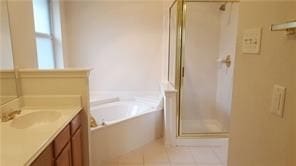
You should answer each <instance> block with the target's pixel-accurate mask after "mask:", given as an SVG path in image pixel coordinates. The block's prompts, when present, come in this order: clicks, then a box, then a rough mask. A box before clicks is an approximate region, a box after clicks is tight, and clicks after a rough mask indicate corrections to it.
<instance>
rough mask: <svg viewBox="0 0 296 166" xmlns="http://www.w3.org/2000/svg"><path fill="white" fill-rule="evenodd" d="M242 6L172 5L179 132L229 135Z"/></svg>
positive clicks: (172, 57)
mask: <svg viewBox="0 0 296 166" xmlns="http://www.w3.org/2000/svg"><path fill="white" fill-rule="evenodd" d="M238 9H239V4H238V3H236V2H230V1H227V2H223V1H181V0H177V1H175V2H174V3H173V5H172V6H171V8H170V40H169V41H170V48H169V74H168V80H169V82H170V83H171V84H172V85H173V86H174V87H175V88H176V89H177V103H176V104H177V106H176V108H177V126H178V127H177V129H178V131H177V135H178V136H219V137H220V136H227V132H228V130H229V120H230V110H231V98H232V81H233V71H234V65H233V64H234V63H233V61H234V59H235V47H236V35H237V31H236V29H237V23H238V20H237V19H238Z"/></svg>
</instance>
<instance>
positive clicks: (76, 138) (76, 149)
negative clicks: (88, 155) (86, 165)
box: [71, 128, 82, 166]
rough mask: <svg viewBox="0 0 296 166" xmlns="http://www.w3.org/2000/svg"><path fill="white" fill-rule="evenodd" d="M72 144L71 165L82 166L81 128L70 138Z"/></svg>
mask: <svg viewBox="0 0 296 166" xmlns="http://www.w3.org/2000/svg"><path fill="white" fill-rule="evenodd" d="M71 143H72V161H73V162H72V163H73V166H82V146H81V145H82V140H81V128H79V129H78V130H77V131H76V133H75V134H74V135H73V137H72V138H71Z"/></svg>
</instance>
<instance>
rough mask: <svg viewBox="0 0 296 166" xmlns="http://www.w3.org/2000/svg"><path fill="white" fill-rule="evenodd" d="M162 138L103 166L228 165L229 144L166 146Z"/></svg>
mask: <svg viewBox="0 0 296 166" xmlns="http://www.w3.org/2000/svg"><path fill="white" fill-rule="evenodd" d="M162 142H163V141H162V140H161V139H159V140H156V141H154V142H152V143H150V144H147V145H145V146H143V147H141V148H139V149H137V150H134V151H132V152H129V153H127V154H125V155H123V156H121V157H119V158H117V159H114V160H112V161H108V162H104V164H103V166H226V165H227V164H226V160H227V145H223V146H200V147H170V148H166V147H165V146H164V145H163V143H162Z"/></svg>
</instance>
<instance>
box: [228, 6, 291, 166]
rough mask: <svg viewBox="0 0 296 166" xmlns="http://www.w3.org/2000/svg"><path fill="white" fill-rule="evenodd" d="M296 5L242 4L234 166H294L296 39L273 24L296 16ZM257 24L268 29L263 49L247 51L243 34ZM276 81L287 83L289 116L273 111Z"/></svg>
mask: <svg viewBox="0 0 296 166" xmlns="http://www.w3.org/2000/svg"><path fill="white" fill-rule="evenodd" d="M295 9H296V3H295V2H294V3H293V2H244V1H243V2H241V4H240V16H239V40H238V46H237V48H238V52H237V56H236V58H237V59H236V64H235V66H236V70H235V81H234V93H233V110H232V118H231V132H230V149H229V152H230V157H229V166H292V160H293V158H295V154H294V156H293V154H292V143H293V141H294V142H295V140H296V139H295V138H294V139H293V138H292V132H291V131H292V130H293V129H292V126H293V125H292V123H293V121H294V122H295V121H296V119H295V118H294V119H293V117H292V116H293V112H295V107H294V106H293V105H294V103H295V98H294V99H293V95H295V91H294V92H293V86H294V85H293V82H292V81H293V77H295V75H296V73H295V68H294V66H295V65H296V60H295V53H293V52H292V51H293V49H295V42H296V41H295V40H296V39H295V38H294V39H293V38H288V37H287V36H286V35H285V32H271V31H270V25H271V24H273V23H279V22H284V21H287V20H293V19H295V14H292V11H293V12H295ZM257 27H262V28H263V34H262V47H261V53H260V54H259V55H248V54H243V53H242V51H241V43H242V42H241V41H242V32H243V31H244V30H246V29H249V28H257ZM274 84H279V85H282V86H285V87H287V96H286V105H285V113H284V118H283V119H282V118H279V117H277V116H274V115H273V114H271V113H270V105H271V98H272V88H273V85H274ZM293 107H294V108H293ZM294 131H295V130H294ZM294 165H295V164H294Z"/></svg>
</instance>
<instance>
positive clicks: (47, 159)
mask: <svg viewBox="0 0 296 166" xmlns="http://www.w3.org/2000/svg"><path fill="white" fill-rule="evenodd" d="M53 164H54V158H53V148H52V144H50V145H48V147H47V148H46V149H45V150H44V151H43V152H42V153H41V154H40V155H39V156H38V158H37V159H36V160H35V161H34V162H33V163H32V164H31V165H30V166H53Z"/></svg>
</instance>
